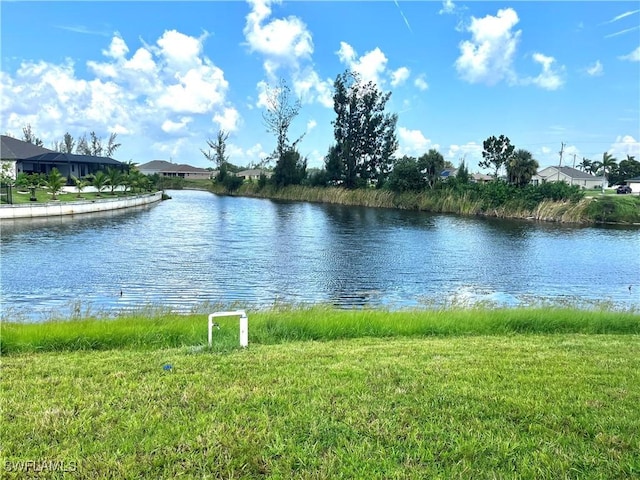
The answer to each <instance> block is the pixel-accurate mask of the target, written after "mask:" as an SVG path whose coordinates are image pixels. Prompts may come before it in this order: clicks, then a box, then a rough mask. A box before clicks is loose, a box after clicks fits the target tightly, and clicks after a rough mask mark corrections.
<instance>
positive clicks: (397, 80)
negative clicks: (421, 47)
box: [391, 67, 411, 87]
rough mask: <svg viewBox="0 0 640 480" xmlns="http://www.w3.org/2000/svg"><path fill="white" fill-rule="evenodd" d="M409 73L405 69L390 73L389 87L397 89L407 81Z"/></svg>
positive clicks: (401, 68)
mask: <svg viewBox="0 0 640 480" xmlns="http://www.w3.org/2000/svg"><path fill="white" fill-rule="evenodd" d="M409 75H411V71H410V70H409V69H408V68H407V67H400V68H399V69H397V70H396V71H394V72H392V73H391V86H393V87H397V86H398V85H402V84H403V83H404V82H406V81H407V79H408V78H409Z"/></svg>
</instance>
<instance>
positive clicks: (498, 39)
mask: <svg viewBox="0 0 640 480" xmlns="http://www.w3.org/2000/svg"><path fill="white" fill-rule="evenodd" d="M0 15H1V19H0V22H1V51H0V52H1V61H2V65H1V73H0V75H1V76H0V87H1V88H2V90H1V92H0V93H1V99H2V103H1V105H0V131H2V133H9V134H12V135H14V136H16V137H21V134H22V127H23V126H24V125H26V124H30V125H31V126H32V129H33V130H34V132H35V133H36V134H37V135H38V136H39V137H40V138H42V139H43V140H44V142H45V146H47V147H51V145H52V143H53V142H54V141H56V140H60V139H62V136H63V135H64V133H65V132H67V131H68V132H69V133H71V134H72V135H73V136H74V137H79V136H81V135H82V134H84V133H87V132H90V131H92V130H93V131H95V132H96V133H97V134H98V135H99V136H101V137H103V138H106V137H108V135H109V133H110V132H117V133H118V141H119V142H120V143H121V144H122V146H121V147H120V149H119V150H118V151H117V153H116V155H115V157H116V158H117V159H118V160H121V161H133V162H135V163H145V162H148V161H151V160H156V159H163V160H171V161H173V162H175V163H188V164H191V165H195V166H202V167H207V166H211V164H210V162H208V161H207V160H206V159H205V158H204V156H203V155H202V153H201V152H200V149H201V148H206V140H207V139H208V138H212V139H213V138H215V135H216V132H217V131H218V129H220V128H223V129H225V130H227V131H229V132H230V137H229V141H228V152H229V154H230V155H231V162H232V163H235V164H237V165H249V164H256V163H258V162H259V161H260V160H261V158H263V157H264V156H265V155H267V154H268V153H270V152H271V151H273V150H274V148H275V138H274V137H273V136H272V135H270V134H268V133H267V132H266V131H265V128H264V125H263V121H262V112H264V108H265V107H264V95H265V91H266V90H267V89H268V88H269V86H274V85H275V84H276V82H277V81H278V79H280V78H284V79H285V80H286V81H287V83H288V85H289V86H290V87H291V89H292V91H293V92H294V93H295V94H296V95H297V96H298V97H299V98H300V100H301V102H302V109H301V111H300V114H299V116H298V117H297V118H296V120H295V121H294V123H293V125H292V127H291V130H290V131H291V137H292V138H294V137H295V138H297V136H299V135H301V134H302V133H305V132H306V135H305V137H304V139H303V141H302V142H301V143H300V144H299V148H300V151H301V153H302V154H303V155H305V156H307V158H308V160H309V166H311V167H320V166H321V165H322V164H323V157H324V155H325V154H326V152H327V150H328V148H329V146H330V145H331V143H332V142H333V130H332V125H331V121H332V120H333V119H334V118H335V114H334V112H333V109H332V98H331V95H332V85H333V80H334V79H335V77H336V76H337V75H338V74H340V73H342V72H343V71H344V70H345V69H347V68H350V69H353V70H356V71H358V72H359V73H360V74H361V76H362V77H363V78H364V79H366V80H372V81H374V82H376V83H377V85H378V86H379V87H380V88H381V89H382V90H384V91H391V92H392V96H391V100H390V101H389V103H388V104H387V110H388V111H389V112H395V113H398V116H399V119H398V125H397V133H398V139H399V143H400V148H399V151H398V152H397V155H398V156H400V155H403V154H409V155H415V156H419V155H421V154H422V153H425V152H426V151H427V150H428V149H430V148H436V149H438V150H439V151H440V152H441V153H442V154H443V155H444V156H445V158H446V159H447V160H449V161H451V162H452V163H454V165H457V164H459V162H460V160H461V159H463V158H464V159H466V162H467V165H468V166H469V168H470V170H471V171H480V169H479V167H478V161H479V160H480V159H481V151H482V142H483V140H485V139H486V138H487V137H489V136H491V135H496V136H498V135H500V134H505V135H507V136H508V137H509V138H510V139H511V141H512V143H513V144H515V145H516V147H517V148H526V149H528V150H530V151H531V152H532V153H533V154H534V157H535V158H536V159H537V160H538V162H539V163H540V165H541V166H547V165H557V163H558V160H559V155H558V152H559V151H560V149H561V145H562V144H564V149H563V151H564V162H563V164H565V165H572V164H573V161H574V158H575V159H576V162H580V160H581V159H582V157H587V158H590V159H592V160H595V159H599V158H601V157H602V153H603V152H605V151H608V152H610V153H612V154H614V155H615V156H616V157H618V158H619V159H620V158H624V157H625V156H626V155H627V154H631V155H635V156H636V158H637V159H638V158H640V143H639V141H640V7H639V4H638V2H636V1H634V2H615V1H607V2H591V1H583V2H581V1H571V2H545V1H536V2H522V1H512V2H451V1H446V2H435V1H433V2H431V1H427V2H425V1H410V2H409V1H400V0H398V1H397V2H396V1H393V0H390V1H376V2H350V1H315V2H308V1H294V2H287V1H282V2H274V1H267V0H253V1H249V2H242V1H226V2H211V1H195V2H170V1H163V2H157V1H156V2H152V1H146V2H128V1H127V2H125V1H113V2H11V1H2V2H1V3H0Z"/></svg>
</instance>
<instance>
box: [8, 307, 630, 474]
mask: <svg viewBox="0 0 640 480" xmlns="http://www.w3.org/2000/svg"><path fill="white" fill-rule="evenodd" d="M536 312H538V313H540V311H536ZM363 313H364V314H359V313H358V312H345V313H340V312H337V313H335V314H334V316H331V315H330V314H329V313H326V314H325V315H324V316H323V315H322V313H317V318H316V319H315V320H316V321H315V322H313V321H311V320H309V321H304V320H303V319H301V320H300V321H299V324H298V325H292V323H295V322H293V318H294V313H293V312H292V313H290V314H288V313H286V312H284V313H283V319H280V320H279V318H280V317H278V316H276V315H275V314H274V316H273V317H272V316H270V315H271V314H268V313H265V314H263V317H261V316H260V315H254V316H251V315H250V330H249V332H250V345H249V348H247V349H244V350H241V349H239V348H237V347H236V346H235V345H237V319H236V320H235V322H233V323H229V324H226V323H223V324H222V325H221V326H222V328H221V330H220V331H216V335H217V337H216V342H222V343H216V344H214V348H213V349H212V350H209V349H208V348H206V346H205V345H204V343H205V342H206V316H204V318H202V316H200V319H199V320H198V322H197V323H196V322H195V321H193V322H192V321H191V320H190V319H187V321H186V322H185V326H184V330H183V332H188V331H191V329H195V330H194V337H193V338H191V337H188V334H187V333H185V335H187V336H183V337H179V335H178V334H177V331H178V330H177V328H178V327H172V328H174V330H171V329H168V330H162V328H161V327H162V325H163V323H164V321H162V320H160V319H155V320H150V322H152V324H153V326H154V327H155V328H149V326H146V327H145V326H144V325H141V324H142V323H143V322H142V320H140V319H138V320H133V319H129V323H130V328H129V330H128V332H129V333H128V334H129V337H127V336H126V334H125V321H124V319H123V321H122V323H119V320H115V321H111V322H113V323H112V325H111V326H112V330H113V331H114V332H115V333H114V338H113V339H112V341H113V342H114V344H118V345H120V347H117V348H112V349H108V348H109V347H108V345H107V344H104V343H103V344H100V343H98V342H93V343H91V342H89V343H82V342H80V341H78V338H81V337H82V336H83V335H84V334H83V331H86V332H88V331H90V330H91V328H94V327H93V326H92V325H94V324H95V323H101V324H102V325H109V323H110V321H104V320H103V321H101V322H100V321H94V322H93V323H92V322H91V321H86V322H83V321H79V322H73V321H72V322H59V323H51V324H43V325H40V326H39V327H40V330H41V331H42V332H43V333H42V334H41V335H40V336H38V335H36V334H35V333H34V332H35V329H37V327H38V326H35V327H33V326H26V327H25V328H22V327H21V326H17V325H14V326H11V325H9V328H8V329H7V326H6V323H5V324H3V327H2V333H3V335H2V337H3V349H5V354H4V355H3V358H2V377H1V380H0V383H1V391H2V396H1V398H2V417H1V420H0V432H2V434H1V435H2V447H1V448H2V450H1V460H2V462H3V466H4V471H3V474H4V475H5V476H6V478H24V477H25V472H24V471H20V472H17V471H15V470H17V469H19V468H22V467H20V466H21V465H22V466H24V465H25V463H24V462H28V461H31V462H35V463H34V464H35V465H36V466H37V467H40V469H42V468H41V467H42V464H43V462H45V463H44V465H49V466H50V465H54V466H55V465H57V466H58V467H60V466H63V467H69V466H72V467H73V468H71V470H74V471H71V472H67V473H66V474H65V473H64V472H60V471H57V472H50V471H48V470H47V471H43V472H38V474H39V475H40V477H39V478H61V477H63V476H64V475H66V476H67V477H68V478H86V479H95V478H154V479H156V478H157V479H160V478H166V479H170V478H176V477H180V478H193V479H201V478H283V479H288V478H321V479H324V478H327V479H333V478H349V479H351V478H362V479H376V478H379V479H390V478H442V479H449V478H461V479H468V478H474V479H476V478H532V479H544V478H548V479H558V478H576V479H584V478H587V479H589V478H593V479H601V478H606V479H609V478H612V479H613V478H616V479H617V478H638V476H640V435H638V432H640V336H639V335H638V333H637V332H638V328H639V327H638V316H637V315H635V314H630V315H629V316H627V317H625V315H624V314H621V315H619V316H614V317H611V318H610V319H608V318H605V317H602V316H598V315H599V314H597V313H595V314H593V315H594V316H591V315H590V314H586V315H584V316H582V317H579V316H577V315H576V314H575V312H574V315H573V316H571V315H569V313H567V312H565V313H564V315H565V316H564V317H562V315H560V314H559V313H558V312H555V313H554V311H549V312H548V314H547V316H548V317H549V319H550V322H548V323H547V324H546V325H544V326H542V327H540V329H541V330H546V331H547V333H531V332H532V330H535V325H536V322H535V318H538V322H540V321H541V319H542V317H536V316H535V315H534V314H532V313H531V312H529V313H528V314H527V312H526V311H524V313H522V317H520V318H519V319H518V315H517V314H513V315H512V316H511V318H513V322H512V324H511V328H510V329H508V328H506V327H505V325H506V323H505V315H504V313H503V312H497V314H496V318H497V320H496V321H495V322H494V323H493V324H492V325H493V326H490V325H489V324H488V323H487V322H488V320H486V319H488V318H490V315H489V313H487V315H486V316H483V315H482V314H481V313H480V314H479V317H480V320H478V322H479V323H478V324H477V325H476V326H475V327H474V326H473V325H474V323H473V322H474V321H475V320H472V319H471V318H472V317H471V316H469V317H468V318H467V320H466V322H467V324H466V325H463V327H462V328H461V329H456V328H454V327H453V322H452V323H451V324H449V325H446V322H444V321H443V320H442V319H444V318H445V315H444V314H442V315H441V316H440V318H441V322H442V323H445V325H443V326H442V328H441V330H440V331H439V333H438V332H436V331H433V325H432V326H431V327H429V321H430V319H431V320H433V321H435V319H436V318H438V317H437V315H436V316H431V315H430V314H424V315H425V316H424V317H422V316H421V315H420V314H416V315H415V318H413V320H411V319H409V320H410V322H409V323H410V324H411V323H412V326H411V327H407V328H405V329H403V327H401V326H399V324H398V323H396V322H395V321H394V319H397V318H400V317H394V316H393V315H391V316H389V318H388V320H387V328H386V334H385V333H384V332H382V331H381V330H380V329H381V328H382V324H383V321H382V318H383V313H382V312H374V314H372V315H371V316H367V315H366V312H363ZM341 315H344V316H342V317H341ZM459 315H461V313H459ZM298 316H299V313H298ZM527 316H528V318H530V322H529V323H526V322H525V320H524V318H525V317H527ZM506 317H508V315H506ZM339 318H341V320H342V321H343V322H344V321H345V319H348V320H350V323H352V324H353V325H354V326H353V327H344V328H343V329H342V330H340V329H337V328H336V325H337V322H338V319H339ZM454 318H458V320H460V319H461V318H463V317H460V316H459V317H455V312H454ZM562 318H564V320H563V319H562ZM579 318H582V320H583V322H584V324H585V325H591V326H587V327H581V326H580V325H579V323H578V320H579ZM616 318H622V320H620V322H619V323H616V322H618V321H617V320H616ZM252 319H253V320H252ZM364 319H366V322H359V320H364ZM572 319H573V320H575V321H576V322H575V323H572ZM461 321H464V319H463V320H461ZM166 322H168V323H171V321H169V320H167V321H166ZM314 323H317V324H318V326H317V327H316V329H315V330H313V324H314ZM364 323H368V324H371V325H373V326H372V327H369V328H365V327H363V324H364ZM418 324H420V325H421V327H420V328H423V329H425V328H430V329H431V330H432V333H431V334H427V335H425V334H424V333H419V328H418V327H419V325H418ZM176 325H177V322H176ZM252 325H253V326H252ZM21 328H22V329H21ZM73 328H75V330H72V329H73ZM95 328H97V327H95ZM305 329H306V330H305ZM465 330H466V331H467V332H466V333H465ZM474 330H475V331H476V332H480V331H481V330H486V332H485V333H471V332H473V331H474ZM581 330H584V331H598V330H600V331H606V330H609V331H617V332H618V333H615V334H613V333H602V334H598V333H580V331H581ZM150 331H156V332H158V331H159V332H160V333H159V334H157V336H156V337H152V336H147V337H145V335H150V334H149V332H150ZM20 332H22V333H20ZM74 332H75V333H74ZM96 332H97V330H95V331H94V333H92V334H91V335H93V334H97V333H96ZM108 332H109V328H108V327H106V328H105V329H104V330H103V334H102V335H103V336H107V335H108ZM170 332H173V333H170ZM376 332H377V333H376ZM447 332H448V333H447ZM518 332H525V333H518ZM625 332H627V333H625ZM47 333H50V334H52V335H53V336H54V337H58V338H57V341H56V340H54V341H52V342H53V343H50V344H48V345H47V344H44V343H42V342H41V338H40V337H45V336H46V334H47ZM72 335H75V338H76V342H75V343H74V342H71V343H66V344H65V343H64V342H63V341H62V340H63V339H64V338H65V337H69V336H72ZM91 335H90V334H87V335H86V337H87V338H89V339H90V338H93V337H91ZM172 335H173V340H169V341H170V342H171V341H178V342H179V343H181V344H183V345H184V346H178V347H167V346H162V341H163V339H162V338H161V337H164V336H167V337H170V336H172ZM18 337H20V338H21V340H20V341H18V340H17V338H18ZM313 337H315V338H316V339H315V340H313V339H312V338H313ZM126 338H128V340H127V341H125V339H126ZM133 338H137V339H138V340H137V341H133V340H132V339H133ZM225 338H227V339H231V340H230V341H232V343H233V345H234V346H230V345H231V344H229V343H228V342H227V340H225ZM195 339H198V340H197V342H196V343H191V344H190V342H193V341H194V340H195ZM5 341H6V343H5ZM20 342H22V344H21V345H22V346H21V347H20V348H17V347H16V345H18V344H19V343H20ZM56 342H57V343H56ZM28 345H32V346H37V345H40V346H41V348H42V349H44V350H53V351H38V350H39V349H40V347H38V348H36V350H35V351H34V350H33V349H32V348H31V347H29V346H28ZM86 348H89V349H88V350H87V349H86ZM91 348H98V350H91ZM6 350H9V352H12V353H6ZM38 462H39V463H38ZM46 462H49V463H46ZM56 462H57V463H56ZM34 464H31V465H34ZM67 469H69V468H67ZM9 470H11V471H9Z"/></svg>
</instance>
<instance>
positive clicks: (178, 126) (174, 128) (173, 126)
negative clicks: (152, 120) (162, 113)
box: [161, 117, 193, 133]
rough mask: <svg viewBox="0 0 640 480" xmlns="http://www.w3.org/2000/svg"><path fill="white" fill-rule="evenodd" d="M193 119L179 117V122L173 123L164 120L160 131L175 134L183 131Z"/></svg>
mask: <svg viewBox="0 0 640 480" xmlns="http://www.w3.org/2000/svg"><path fill="white" fill-rule="evenodd" d="M192 120H193V119H192V118H191V117H180V121H178V122H173V121H171V120H165V121H164V122H163V123H162V127H161V128H162V130H163V131H164V132H167V133H177V132H181V131H184V130H185V128H186V127H187V125H188V124H189V123H191V121H192Z"/></svg>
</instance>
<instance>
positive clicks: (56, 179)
mask: <svg viewBox="0 0 640 480" xmlns="http://www.w3.org/2000/svg"><path fill="white" fill-rule="evenodd" d="M65 183H67V179H66V178H65V177H63V176H62V175H61V174H60V172H59V171H58V169H57V168H55V167H54V168H52V169H51V171H50V172H49V175H47V180H46V182H45V184H46V186H47V188H49V191H50V192H51V200H57V199H58V194H59V193H60V191H61V190H62V187H64V185H65Z"/></svg>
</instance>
